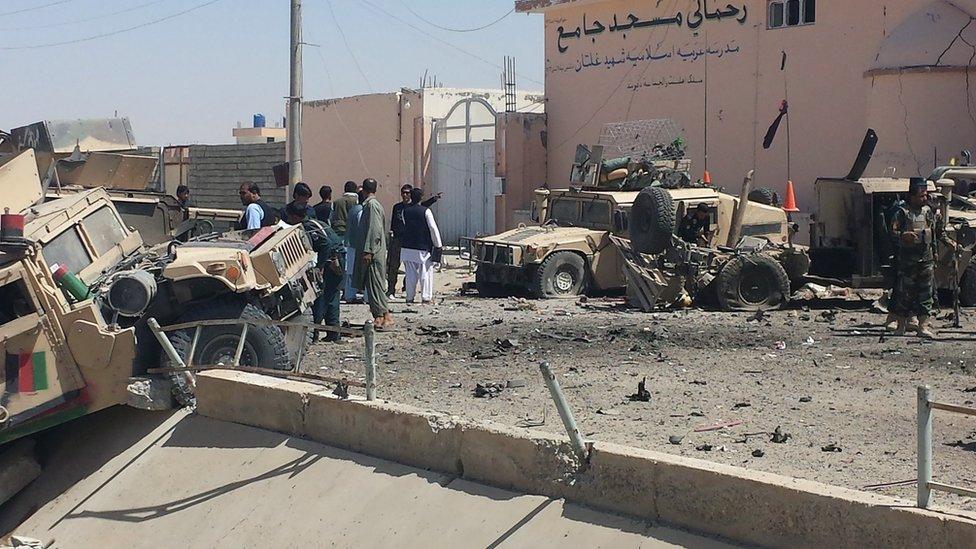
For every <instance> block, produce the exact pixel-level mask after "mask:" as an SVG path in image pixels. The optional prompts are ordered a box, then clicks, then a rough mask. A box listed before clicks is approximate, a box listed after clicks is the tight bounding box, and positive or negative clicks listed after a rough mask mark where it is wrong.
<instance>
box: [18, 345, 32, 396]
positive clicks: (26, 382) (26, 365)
mask: <svg viewBox="0 0 976 549" xmlns="http://www.w3.org/2000/svg"><path fill="white" fill-rule="evenodd" d="M18 358H19V359H20V368H19V370H20V372H19V373H18V374H17V391H18V392H20V393H33V392H34V363H33V361H32V360H31V358H32V356H31V353H23V354H21V355H19V356H18Z"/></svg>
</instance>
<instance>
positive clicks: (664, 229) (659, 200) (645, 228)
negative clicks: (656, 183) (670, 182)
mask: <svg viewBox="0 0 976 549" xmlns="http://www.w3.org/2000/svg"><path fill="white" fill-rule="evenodd" d="M674 216H675V207H674V200H672V199H671V195H670V194H669V193H668V191H666V190H664V189H661V188H658V187H647V188H645V189H644V190H642V191H641V192H640V194H638V195H637V198H636V199H635V200H634V206H633V208H632V209H631V211H630V217H631V219H630V241H631V243H633V245H634V249H636V250H637V251H638V252H641V253H645V254H657V253H661V252H663V251H664V250H665V249H667V247H668V246H670V245H671V237H672V235H673V234H674V224H675V219H674Z"/></svg>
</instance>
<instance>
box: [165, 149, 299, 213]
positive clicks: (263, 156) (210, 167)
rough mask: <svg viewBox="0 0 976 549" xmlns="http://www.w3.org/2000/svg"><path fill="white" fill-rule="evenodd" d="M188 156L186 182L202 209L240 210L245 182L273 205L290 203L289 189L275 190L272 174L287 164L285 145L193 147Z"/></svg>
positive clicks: (185, 168) (185, 167)
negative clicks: (252, 184)
mask: <svg viewBox="0 0 976 549" xmlns="http://www.w3.org/2000/svg"><path fill="white" fill-rule="evenodd" d="M187 155H188V156H187V160H188V163H187V165H185V166H184V170H185V173H186V182H187V185H188V186H189V187H190V195H191V196H192V198H193V200H194V202H195V203H196V205H197V206H199V207H201V208H236V209H240V208H241V201H240V198H239V197H238V194H237V191H238V189H239V188H240V186H241V184H242V183H244V182H249V183H256V184H257V185H258V186H259V187H261V196H262V198H264V200H265V201H266V202H268V203H269V204H273V205H276V206H281V205H284V204H285V202H286V198H287V197H286V194H287V190H286V189H284V188H277V187H275V180H274V174H273V173H272V171H271V168H272V166H274V165H276V164H281V163H282V162H284V161H285V144H284V143H262V144H254V145H190V146H189V151H188V153H187ZM174 192H175V191H174Z"/></svg>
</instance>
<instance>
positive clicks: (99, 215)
mask: <svg viewBox="0 0 976 549" xmlns="http://www.w3.org/2000/svg"><path fill="white" fill-rule="evenodd" d="M81 226H82V227H84V229H85V234H87V235H88V239H89V240H90V241H91V243H92V246H93V247H94V248H95V253H96V254H98V255H99V256H101V255H105V254H106V253H108V251H109V250H111V249H112V248H114V247H115V246H116V245H117V244H119V243H120V242H122V240H123V239H125V229H123V228H122V222H121V221H119V218H118V216H116V215H115V212H113V211H112V209H111V208H109V207H104V208H99V209H97V210H95V213H93V214H91V215H89V216H88V217H86V218H85V219H84V220H83V221H82V222H81Z"/></svg>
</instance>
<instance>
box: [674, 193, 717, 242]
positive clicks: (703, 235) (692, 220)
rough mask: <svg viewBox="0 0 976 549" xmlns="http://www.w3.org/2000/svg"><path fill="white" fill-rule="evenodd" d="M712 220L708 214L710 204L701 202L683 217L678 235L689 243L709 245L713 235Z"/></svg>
mask: <svg viewBox="0 0 976 549" xmlns="http://www.w3.org/2000/svg"><path fill="white" fill-rule="evenodd" d="M711 229H712V221H711V219H709V216H708V204H705V203H704V202H703V203H700V204H698V206H696V207H695V209H693V210H689V211H688V213H687V214H686V215H685V216H684V217H683V218H682V219H681V224H680V225H678V236H679V237H680V238H681V240H684V241H685V242H687V243H689V244H697V245H699V246H708V244H709V241H710V240H711V237H712V230H711Z"/></svg>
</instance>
